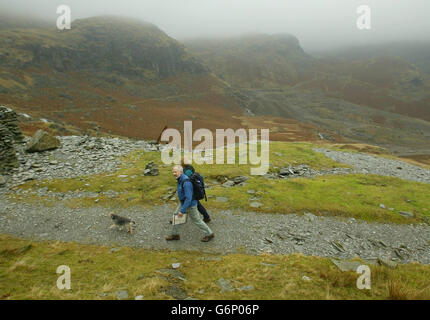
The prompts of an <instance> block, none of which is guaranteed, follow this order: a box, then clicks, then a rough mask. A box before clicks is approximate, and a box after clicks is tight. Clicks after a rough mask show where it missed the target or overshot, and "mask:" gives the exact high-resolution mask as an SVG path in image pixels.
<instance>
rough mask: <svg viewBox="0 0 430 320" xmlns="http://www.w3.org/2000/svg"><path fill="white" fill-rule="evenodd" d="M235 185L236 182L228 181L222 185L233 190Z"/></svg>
mask: <svg viewBox="0 0 430 320" xmlns="http://www.w3.org/2000/svg"><path fill="white" fill-rule="evenodd" d="M234 185H235V183H234V181H231V180H228V181H226V182H224V183H223V184H222V186H223V187H224V188H231V187H233V186H234Z"/></svg>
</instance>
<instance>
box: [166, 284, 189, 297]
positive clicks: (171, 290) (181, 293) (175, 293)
mask: <svg viewBox="0 0 430 320" xmlns="http://www.w3.org/2000/svg"><path fill="white" fill-rule="evenodd" d="M165 293H166V294H167V295H169V296H171V297H173V298H175V299H178V300H184V299H186V298H187V297H188V294H187V293H186V292H185V290H183V289H182V288H180V287H177V286H173V285H170V286H168V287H167V289H166V291H165Z"/></svg>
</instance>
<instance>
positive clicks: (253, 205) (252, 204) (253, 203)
mask: <svg viewBox="0 0 430 320" xmlns="http://www.w3.org/2000/svg"><path fill="white" fill-rule="evenodd" d="M249 206H250V207H251V208H260V207H262V206H263V204H262V203H261V202H257V201H256V202H251V203H250V204H249Z"/></svg>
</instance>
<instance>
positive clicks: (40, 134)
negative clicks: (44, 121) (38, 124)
mask: <svg viewBox="0 0 430 320" xmlns="http://www.w3.org/2000/svg"><path fill="white" fill-rule="evenodd" d="M60 145H61V142H60V140H58V139H57V138H56V137H53V136H51V135H50V134H49V133H48V132H46V131H43V130H37V132H36V133H35V134H34V136H33V137H32V138H31V139H30V141H29V142H28V143H27V146H26V148H25V151H27V152H42V151H47V150H53V149H57V148H58V147H59V146H60Z"/></svg>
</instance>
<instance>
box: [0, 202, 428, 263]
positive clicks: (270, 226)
mask: <svg viewBox="0 0 430 320" xmlns="http://www.w3.org/2000/svg"><path fill="white" fill-rule="evenodd" d="M1 203H2V205H1V208H0V233H6V234H11V235H15V236H18V237H25V238H32V239H35V240H61V241H76V242H80V243H87V244H98V245H109V246H131V247H142V248H148V249H170V250H197V251H201V252H209V253H210V252H212V253H232V252H238V250H239V251H240V252H245V253H248V254H259V253H264V252H266V253H275V254H289V253H303V254H305V255H315V256H322V257H333V258H341V259H348V258H353V257H355V256H358V257H360V258H362V259H364V260H367V261H369V262H370V263H372V262H375V261H376V260H377V259H380V260H382V261H386V262H387V263H407V262H411V261H417V262H420V263H423V264H430V227H429V226H426V225H419V226H412V225H395V224H380V223H366V222H359V221H356V220H355V219H353V218H351V219H339V218H332V217H320V216H315V215H313V214H311V213H306V214H305V215H296V214H288V215H280V214H257V213H253V212H240V211H237V210H235V211H234V212H233V211H230V210H227V211H218V212H211V215H212V219H213V221H211V222H210V223H209V226H210V228H212V230H213V231H214V233H215V235H216V236H215V238H214V239H213V240H212V241H211V242H209V243H203V242H201V241H200V238H201V237H202V236H203V234H201V233H200V231H199V230H198V229H197V228H196V227H195V226H194V225H192V224H191V223H187V224H186V225H184V226H183V227H182V230H181V240H180V241H175V242H167V241H166V240H165V239H164V237H165V236H166V235H168V234H169V232H170V229H171V225H170V223H169V220H170V219H171V214H172V208H171V207H169V206H168V205H164V206H158V207H153V208H151V209H148V208H144V207H133V208H128V209H115V210H114V212H115V213H116V214H119V215H122V216H126V217H129V218H131V219H133V220H134V221H135V222H136V228H135V232H134V234H133V235H130V234H129V233H127V232H125V231H120V230H110V229H109V226H110V225H111V224H112V223H111V220H110V218H109V216H108V215H109V212H110V211H108V210H107V209H104V208H101V207H92V208H79V209H72V208H69V207H65V206H63V205H62V204H61V202H58V203H57V204H56V205H54V206H52V207H45V206H43V205H40V204H39V205H29V204H26V203H13V202H9V201H8V200H6V199H2V200H1ZM208 207H210V206H208Z"/></svg>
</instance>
